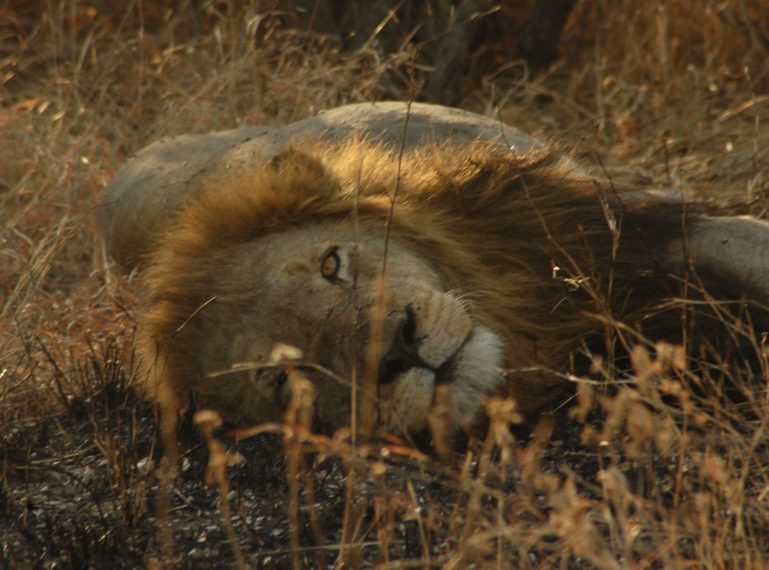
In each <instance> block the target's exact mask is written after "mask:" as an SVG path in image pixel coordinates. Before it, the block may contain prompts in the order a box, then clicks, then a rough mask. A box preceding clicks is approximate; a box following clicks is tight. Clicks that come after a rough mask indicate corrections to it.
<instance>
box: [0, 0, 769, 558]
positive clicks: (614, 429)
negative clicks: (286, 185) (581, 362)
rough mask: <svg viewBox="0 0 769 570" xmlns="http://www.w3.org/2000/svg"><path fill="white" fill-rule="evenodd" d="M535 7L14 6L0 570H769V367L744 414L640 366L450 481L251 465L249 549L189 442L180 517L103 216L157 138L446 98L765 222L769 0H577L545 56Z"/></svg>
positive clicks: (4, 190)
mask: <svg viewBox="0 0 769 570" xmlns="http://www.w3.org/2000/svg"><path fill="white" fill-rule="evenodd" d="M541 4H542V3H537V2H534V1H533V0H529V1H515V2H504V3H503V2H488V1H471V0H466V1H465V0H456V1H445V2H444V1H437V0H435V1H431V0H419V1H414V2H371V3H369V2H354V1H348V2H336V1H333V0H304V1H301V2H280V1H271V2H270V1H265V2H257V1H251V2H235V1H229V2H228V1H205V0H189V1H185V0H179V1H171V0H165V1H158V2H146V1H142V0H136V1H133V2H125V3H114V2H106V1H103V2H102V1H93V2H85V1H84V2H79V1H76V0H49V1H42V0H41V1H28V0H10V1H6V2H4V3H2V5H0V143H1V147H0V566H9V567H19V568H21V567H30V566H31V567H38V566H39V567H51V565H52V564H58V566H56V567H87V566H91V567H134V566H145V565H147V564H150V565H151V564H171V563H173V562H176V563H179V564H181V565H182V566H185V565H192V566H195V565H204V566H205V565H212V564H214V563H217V561H224V562H225V563H227V564H230V563H232V562H233V561H234V562H235V563H238V562H239V561H245V562H244V563H247V564H249V565H253V566H257V567H278V568H279V567H286V566H290V565H294V566H295V567H299V566H302V567H315V566H334V565H337V566H338V567H347V568H354V567H359V566H364V565H365V566H375V565H381V566H382V567H391V568H398V567H439V566H443V565H446V566H448V567H454V568H463V567H468V565H469V564H471V563H474V564H476V565H477V567H497V566H496V565H500V566H499V567H511V565H512V567H520V568H525V567H531V568H551V567H575V568H590V567H599V568H629V567H632V568H647V567H650V568H662V567H665V568H673V567H709V568H738V567H739V568H765V567H767V560H769V449H767V427H769V426H768V425H767V418H769V415H768V414H767V405H766V400H765V397H766V390H765V382H766V380H767V376H766V372H763V373H762V374H763V376H762V378H759V379H758V380H759V382H758V384H759V385H760V384H761V382H763V383H764V384H763V388H762V389H759V390H755V389H754V390H751V391H745V400H746V401H741V402H738V403H724V402H723V401H721V400H720V399H719V398H718V391H719V390H720V388H714V389H711V388H712V386H711V388H708V387H705V388H701V390H700V391H698V392H697V393H696V394H693V393H691V392H690V391H689V388H688V387H687V386H686V385H685V384H680V383H679V384H676V382H675V381H676V378H677V376H676V373H675V370H674V369H675V366H674V365H672V364H670V363H665V362H661V361H648V360H646V356H647V355H643V354H640V353H639V354H637V355H636V361H635V377H634V379H633V381H632V382H630V383H629V384H628V385H627V386H624V387H623V388H621V389H620V390H619V391H617V392H616V393H614V394H612V395H611V396H606V398H605V399H599V398H597V397H595V398H593V397H592V396H591V394H590V393H589V390H586V391H584V393H582V392H581V399H580V406H581V407H580V408H579V410H578V412H577V413H572V414H570V415H569V414H567V413H564V414H562V416H563V417H556V418H555V420H548V422H549V423H548V422H543V423H541V424H540V425H539V426H538V427H536V428H535V429H533V430H529V431H526V429H523V428H521V429H522V430H523V431H522V432H521V433H520V434H518V435H517V437H512V439H511V438H510V437H508V436H505V435H502V434H503V432H504V433H507V432H506V430H498V431H496V432H494V430H492V432H491V433H492V435H490V436H489V437H490V438H491V439H489V440H488V441H487V442H486V443H485V444H484V443H483V442H480V443H479V445H480V447H479V448H477V449H475V451H472V449H474V448H472V446H471V447H470V451H468V452H467V453H466V455H461V454H459V453H458V454H457V455H456V457H454V458H453V459H452V460H450V461H448V463H445V462H441V461H439V460H438V459H436V458H434V457H433V458H425V457H424V456H422V455H421V454H420V453H417V452H413V453H411V452H408V451H405V450H403V449H401V448H397V450H396V451H395V452H393V450H392V449H391V448H388V447H387V446H386V445H385V446H384V447H381V448H380V447H376V446H374V447H372V448H368V449H366V450H364V451H365V452H364V451H361V450H355V451H351V450H350V449H349V448H346V447H344V446H341V444H340V446H337V447H335V446H334V445H336V444H334V445H331V444H329V443H328V441H326V440H323V441H321V440H315V441H313V442H311V443H307V442H305V444H303V445H302V446H301V449H302V450H303V451H302V453H304V452H305V451H308V450H309V451H314V452H318V451H320V454H319V455H311V456H308V457H307V458H304V459H302V461H301V462H300V463H301V464H300V463H295V462H292V460H290V458H291V457H298V455H292V454H291V453H286V456H287V457H288V458H289V459H284V452H287V451H290V450H291V449H294V448H292V447H291V445H298V444H296V442H294V443H293V444H291V443H290V442H289V441H288V440H286V441H285V442H282V443H281V441H282V440H280V438H277V440H275V441H274V442H273V443H265V442H259V443H250V445H252V447H248V448H237V449H239V451H238V452H237V453H238V454H239V455H238V456H240V457H244V456H245V457H246V460H247V462H250V463H249V465H251V466H250V467H247V468H245V467H242V466H238V462H237V461H233V466H231V469H232V470H235V471H237V470H238V469H240V470H241V471H239V472H235V473H231V475H230V476H231V477H232V478H233V479H232V481H231V483H233V484H234V485H235V486H234V487H233V488H234V490H233V491H232V492H231V493H230V495H232V499H231V500H232V501H234V507H233V508H234V513H233V514H232V516H231V518H232V525H234V527H233V526H232V525H228V524H227V523H226V522H222V521H220V519H219V514H218V513H219V512H220V506H221V502H219V499H217V494H216V490H215V489H214V490H210V489H208V488H206V487H205V485H204V482H203V479H204V478H203V474H202V469H203V466H205V461H206V451H205V446H204V445H202V444H200V443H197V440H195V439H194V438H195V437H196V436H195V435H194V434H195V431H194V430H193V429H190V433H191V435H190V438H191V440H192V441H193V442H194V443H191V444H190V446H191V448H192V450H193V451H191V452H190V453H189V454H188V456H186V457H185V460H187V461H188V465H192V467H190V468H189V469H188V470H187V471H185V473H186V475H185V476H184V477H183V485H181V484H180V487H179V490H178V491H177V494H176V496H175V499H176V502H175V503H174V505H175V507H174V509H172V515H170V518H165V519H162V520H160V521H159V522H158V521H157V520H156V516H155V494H156V490H157V479H156V475H155V468H156V466H157V461H159V452H158V444H157V442H156V438H155V435H154V434H155V427H154V423H153V422H154V419H153V416H152V413H151V411H150V410H149V409H147V407H146V406H145V405H143V404H142V403H141V402H139V401H138V400H137V399H136V397H135V396H134V395H133V393H132V391H131V389H130V385H131V383H132V382H133V380H134V379H133V362H132V348H131V347H132V340H133V331H134V326H135V315H136V311H137V307H138V306H139V302H140V297H141V294H140V288H139V286H138V285H137V283H136V279H135V278H134V276H125V275H121V274H120V273H119V272H118V271H117V270H116V268H115V267H114V266H113V265H112V263H111V262H110V260H109V259H108V258H107V256H106V255H105V252H104V251H103V249H102V246H101V242H100V238H99V232H98V228H97V227H96V225H95V222H94V219H95V212H96V211H97V209H98V204H99V198H100V196H101V194H102V193H103V191H104V188H105V186H106V185H107V184H108V183H109V181H110V179H111V178H112V176H114V174H115V173H116V172H117V170H118V169H119V168H120V166H121V165H122V164H123V163H124V162H125V161H126V160H127V159H128V158H130V156H131V155H132V154H133V153H135V152H137V151H138V150H139V149H141V148H142V147H143V146H145V145H147V144H149V143H150V142H152V141H154V140H156V139H158V138H160V137H163V136H168V135H174V134H179V133H183V132H207V131H212V130H217V129H226V128H234V127H237V126H241V125H246V124H281V123H286V122H289V121H293V120H296V119H300V118H303V117H306V116H307V115H310V114H312V113H315V112H317V111H319V110H321V109H324V108H329V107H332V106H336V105H340V104H344V103H350V102H357V101H374V100H382V99H413V100H423V101H431V102H439V103H444V104H452V105H457V106H460V107H463V108H466V109H469V110H472V111H476V112H480V113H484V114H488V115H492V116H497V117H499V118H501V119H502V120H504V121H506V122H508V123H509V124H511V125H514V126H516V127H519V128H520V129H522V130H524V131H526V132H529V133H530V134H532V135H534V136H537V137H540V138H542V139H544V140H547V141H550V142H551V143H552V144H555V145H557V146H559V147H560V148H562V149H563V151H564V152H565V153H567V154H570V155H573V156H574V157H575V158H576V159H577V160H578V161H580V162H584V163H589V164H602V165H604V166H603V168H602V169H601V170H602V171H603V172H604V173H605V175H607V176H613V177H622V178H624V179H628V180H631V181H633V182H635V183H638V184H643V185H648V186H649V187H672V188H675V189H677V190H680V191H681V192H683V193H685V194H686V195H687V196H689V197H691V198H694V199H705V200H712V201H715V202H716V203H718V204H721V205H723V207H724V211H739V212H743V213H744V212H749V213H752V214H754V215H757V216H761V217H766V211H767V207H768V206H769V196H768V195H767V193H768V192H769V187H768V186H767V184H768V182H767V174H768V173H769V150H768V149H769V128H768V127H767V123H768V122H769V5H768V4H767V2H766V0H719V1H717V0H699V1H695V0H668V1H663V0H659V1H656V0H655V1H650V2H636V1H634V0H616V1H615V0H596V1H586V0H580V1H576V2H556V3H552V4H551V6H555V5H556V4H558V5H559V6H561V7H562V9H564V10H567V9H568V8H569V7H571V6H572V5H573V8H572V10H571V12H570V13H568V19H566V21H565V27H564V28H563V31H562V33H561V34H560V36H559V35H558V34H556V35H555V37H556V38H558V39H557V41H554V42H551V43H549V44H548V45H547V46H543V45H542V44H539V45H537V44H536V42H534V44H533V45H534V46H535V48H532V43H531V42H532V41H534V40H532V39H531V38H532V37H534V38H535V39H536V37H537V36H536V32H537V30H540V31H541V29H542V26H543V25H545V24H543V22H546V21H545V20H543V18H545V16H542V15H541V14H539V13H538V12H537V10H538V9H540V8H541ZM538 6H539V8H538ZM532 29H533V30H534V32H532ZM532 33H534V36H532ZM546 47H548V49H549V50H550V52H549V53H548V51H547V49H545V48H546ZM532 49H534V52H532ZM734 204H738V207H735V206H733V205H734ZM735 326H738V325H735ZM764 340H765V339H762V338H759V339H756V340H755V353H756V354H755V355H754V356H755V359H757V360H758V361H759V363H760V365H759V367H758V368H759V371H760V370H765V364H763V363H764V362H765V354H764V345H763V342H764ZM671 362H672V361H671ZM762 366H764V368H762ZM755 375H756V373H754V372H752V371H746V370H720V371H715V372H713V373H712V375H711V376H708V374H707V373H706V374H705V375H704V376H703V377H700V380H701V381H702V382H704V383H707V382H709V381H710V380H713V379H714V378H716V379H718V382H723V379H724V377H730V378H731V380H732V381H734V380H735V378H736V383H737V384H739V385H742V383H743V380H745V377H746V376H755ZM752 379H753V380H755V378H752ZM652 380H653V381H652ZM666 382H667V383H666ZM718 382H715V384H718ZM715 384H714V385H715ZM754 384H755V382H754ZM720 385H721V384H718V386H720ZM671 386H677V387H676V388H671ZM708 386H710V384H708ZM666 390H667V391H666ZM671 398H672V400H674V401H675V402H674V404H675V405H672V404H670V400H671ZM500 414H501V415H500V416H499V417H500V418H501V419H500V420H499V421H500V422H501V424H503V423H504V422H505V417H506V416H505V415H504V413H503V412H500ZM501 424H500V425H501ZM514 433H517V432H515V431H514ZM494 438H496V439H494ZM276 442H277V443H276ZM492 444H496V447H494V445H492ZM229 445H230V447H231V450H234V449H236V447H235V446H234V444H232V443H230V444H229ZM324 446H325V447H324ZM492 448H494V449H496V451H493V452H492ZM196 450H197V451H196ZM234 453H235V452H234V451H231V456H232V457H237V456H236V455H234ZM382 454H384V455H382ZM388 454H389V455H388ZM385 456H387V457H389V458H390V459H387V460H385ZM393 456H396V457H397V458H398V460H397V461H396V460H394V459H392V457H393ZM302 457H304V456H303V455H302ZM329 458H330V459H329ZM297 461H298V460H297ZM198 467H199V468H198ZM287 469H288V471H286V470H287ZM291 469H294V471H291ZM297 470H298V471H297ZM286 473H288V475H289V476H288V477H286V476H285V474H286ZM297 473H299V474H297ZM319 473H320V475H319ZM287 480H288V483H286V481H287ZM351 489H352V490H354V491H355V492H352V491H350V490H351ZM233 493H234V495H233ZM249 493H250V495H249ZM356 496H357V497H359V499H358V503H356V504H354V503H355V501H354V500H353V498H354V497H356ZM179 497H181V498H179ZM313 497H314V498H313ZM345 497H346V499H345ZM315 499H317V500H315ZM185 501H186V502H185ZM324 501H325V502H324ZM185 505H187V506H186V507H185ZM190 505H193V506H190ZM260 517H261V519H260ZM259 520H261V522H259ZM167 527H170V528H171V530H172V533H171V534H173V535H174V536H175V542H174V544H173V545H171V543H170V541H168V540H165V539H164V536H165V535H164V533H163V532H162V530H163V529H164V528H167ZM228 528H229V530H228ZM273 531H275V532H276V533H275V532H273ZM233 535H234V538H233ZM212 544H214V545H213V546H212ZM193 551H194V554H193ZM240 551H242V552H241V553H240V554H239V555H238V554H234V553H235V552H240ZM196 556H197V557H198V558H196ZM409 561H410V562H409ZM345 565H346V566H345Z"/></svg>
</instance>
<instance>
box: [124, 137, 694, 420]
mask: <svg viewBox="0 0 769 570" xmlns="http://www.w3.org/2000/svg"><path fill="white" fill-rule="evenodd" d="M393 200H394V201H395V205H394V207H393V208H392V209H391V205H392V201H393ZM690 208H691V207H690ZM691 214H692V212H691V209H689V210H687V209H686V207H685V206H683V205H682V204H679V203H670V202H665V201H656V200H653V199H651V198H648V197H646V198H644V199H642V200H639V199H635V198H634V197H633V194H632V193H631V194H628V193H626V192H624V190H623V189H621V188H617V187H614V185H613V184H612V183H611V182H608V181H603V182H597V181H596V179H595V178H593V177H590V176H588V175H586V174H583V173H580V172H578V171H575V169H574V168H571V167H567V166H564V164H563V161H562V159H561V158H560V157H559V156H558V155H556V154H554V153H551V152H550V151H547V150H541V151H534V152H527V153H524V154H516V153H514V152H509V151H507V150H505V149H504V148H501V147H500V146H499V145H497V144H490V143H482V142H478V143H473V144H462V145H454V146H450V147H447V146H446V145H440V146H439V145H426V146H423V147H420V148H418V149H417V150H414V151H407V152H405V153H403V154H402V155H401V156H399V154H398V153H397V152H394V151H393V150H392V149H386V148H382V147H378V146H376V145H374V144H372V143H370V142H362V141H352V142H347V143H344V144H329V143H315V144H303V145H302V147H301V148H297V147H289V148H288V149H287V150H285V151H283V152H282V153H281V154H280V155H278V156H277V157H276V158H275V159H273V160H272V161H271V162H270V163H269V164H266V165H264V166H259V167H256V168H254V169H251V170H249V171H243V170H241V171H238V172H233V173H230V174H229V175H227V176H226V177H222V176H217V177H216V179H211V180H209V181H207V182H206V183H205V187H204V190H203V191H202V192H201V193H200V195H199V196H197V197H196V198H194V199H192V200H190V202H189V203H188V204H187V205H186V207H185V208H184V210H183V212H182V213H181V215H180V217H179V219H178V222H177V223H175V224H173V226H172V227H171V228H170V229H168V230H167V231H166V232H165V233H164V234H162V236H161V238H160V239H159V240H158V243H157V247H156V248H155V251H154V254H153V255H152V257H151V261H150V264H149V268H148V270H147V275H146V280H147V283H148V290H149V291H151V292H152V297H151V299H150V300H149V308H148V310H147V311H146V313H145V315H144V319H143V323H142V327H141V333H140V338H139V352H140V356H141V357H142V360H143V361H144V362H145V363H149V364H148V367H149V368H152V369H153V370H154V372H152V373H149V374H148V379H149V380H148V382H149V384H148V388H149V390H150V392H151V393H152V394H153V397H154V398H155V399H156V400H157V401H159V402H160V403H161V405H162V406H163V407H165V408H170V409H175V410H178V409H180V408H182V407H184V406H185V405H186V404H187V399H188V393H189V388H190V385H191V382H192V379H195V378H198V377H199V376H200V371H201V370H204V369H206V363H204V362H201V360H200V359H201V358H202V357H201V355H202V354H204V352H205V351H204V350H203V347H204V346H205V345H206V343H207V342H208V341H209V335H210V331H209V330H207V329H206V328H205V327H204V326H202V325H200V326H198V325H197V324H196V322H197V320H198V319H197V317H196V315H197V312H199V311H200V312H203V311H205V309H201V307H204V306H205V304H206V303H207V302H209V301H210V300H211V290H212V289H211V284H212V283H216V284H217V286H219V287H231V288H233V289H236V288H237V287H236V284H229V285H228V284H227V279H230V278H231V277H227V276H231V275H232V269H233V268H232V254H233V252H236V251H237V250H238V248H240V247H241V246H243V244H246V243H249V242H252V241H253V240H256V239H259V238H260V237H262V236H264V235H267V234H270V233H274V232H280V231H283V230H286V229H289V228H301V227H303V226H305V225H307V224H313V223H316V222H319V221H323V220H339V221H344V222H345V223H349V224H354V223H355V220H356V219H357V220H374V221H377V222H381V224H382V227H384V226H385V225H387V224H389V225H390V230H389V232H390V233H389V235H390V236H391V238H392V239H397V240H400V241H402V242H404V243H406V244H408V245H409V247H410V248H412V250H413V251H415V252H417V254H418V255H419V256H421V257H422V258H424V259H425V260H429V262H430V264H431V265H432V266H433V267H434V268H435V269H436V271H438V272H439V274H440V276H441V279H442V280H443V281H444V282H445V283H446V285H447V287H449V288H451V289H452V290H457V291H460V292H461V293H462V295H463V297H464V298H465V299H466V300H467V302H468V303H469V305H470V307H471V313H472V317H473V318H474V319H476V320H477V321H478V322H480V323H482V324H483V325H485V326H487V327H489V328H490V329H492V330H494V331H496V332H497V333H498V334H499V335H500V336H501V338H502V339H503V341H504V347H505V348H504V350H505V369H506V375H507V387H508V388H509V390H510V391H511V392H512V394H513V395H514V396H515V397H516V399H517V401H518V404H519V406H520V408H521V409H524V410H530V409H533V408H536V407H537V406H540V405H542V404H543V403H544V402H546V401H547V400H548V399H550V398H552V397H553V393H554V391H556V392H557V391H558V390H559V389H560V386H562V384H563V382H562V380H561V379H560V377H559V376H558V374H553V373H552V371H563V370H567V369H570V367H571V366H572V365H573V360H574V358H575V354H576V353H579V352H580V350H581V349H584V348H585V347H586V346H588V345H589V343H590V341H591V339H592V338H596V337H605V336H606V333H607V331H611V333H610V334H613V335H616V339H615V340H616V341H617V342H618V343H619V345H622V344H623V343H624V344H627V345H629V344H632V343H635V342H638V340H639V339H640V338H642V337H641V336H638V335H640V334H641V333H642V332H644V328H643V325H644V322H645V319H646V318H647V317H648V316H649V314H651V313H652V312H654V308H655V306H656V305H657V303H658V301H659V299H660V298H661V297H660V296H661V295H662V294H663V293H665V291H666V287H668V286H669V285H670V284H669V283H667V282H666V281H665V279H664V278H665V268H664V260H663V259H661V255H662V252H663V251H665V248H666V247H667V246H668V244H669V243H670V242H671V241H672V240H673V239H675V237H676V236H678V235H680V233H681V228H682V225H685V224H686V223H687V216H688V215H691ZM223 276H224V277H223ZM255 278H256V279H258V278H259V276H255ZM238 286H242V284H238ZM297 310H301V307H299V308H297ZM620 319H621V320H622V321H623V322H625V323H628V324H630V325H632V326H630V327H628V328H627V329H619V328H617V327H615V326H614V324H615V323H616V322H618V321H619V320H620ZM618 330H620V332H619V333H617V331H618ZM621 330H628V331H631V330H633V331H635V332H633V333H630V332H628V333H627V336H625V335H623V334H622V333H621ZM638 331H641V332H640V333H639V332H638ZM236 333H237V331H235V330H232V331H229V332H228V331H225V332H223V333H222V334H232V335H233V336H234V335H235V334H236ZM278 333H279V331H278ZM632 335H636V336H635V337H633V336H632ZM199 381H200V382H205V379H201V380H199ZM233 397H235V396H233ZM233 405H237V402H235V403H233Z"/></svg>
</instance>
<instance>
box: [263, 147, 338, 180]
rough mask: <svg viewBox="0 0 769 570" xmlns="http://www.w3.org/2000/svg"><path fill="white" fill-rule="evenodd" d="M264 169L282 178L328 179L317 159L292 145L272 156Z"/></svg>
mask: <svg viewBox="0 0 769 570" xmlns="http://www.w3.org/2000/svg"><path fill="white" fill-rule="evenodd" d="M265 168H267V169H269V170H271V171H272V172H273V173H274V174H276V175H279V176H281V177H282V178H286V177H298V178H304V177H307V178H308V179H310V180H313V179H314V180H320V179H323V178H328V173H327V172H326V169H325V168H324V167H323V163H321V161H320V160H319V159H318V158H316V157H314V156H312V155H310V154H308V153H306V152H304V151H302V150H300V149H298V148H296V147H295V146H293V145H290V146H288V147H286V148H285V149H283V150H282V151H280V152H279V153H278V154H276V155H275V156H273V157H272V158H271V159H270V160H269V162H268V163H267V164H266V165H265Z"/></svg>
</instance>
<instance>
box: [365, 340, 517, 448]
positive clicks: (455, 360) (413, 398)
mask: <svg viewBox="0 0 769 570" xmlns="http://www.w3.org/2000/svg"><path fill="white" fill-rule="evenodd" d="M503 360H504V351H503V344H502V341H501V339H500V338H499V336H497V335H496V334H495V333H493V332H492V331H490V330H488V329H486V328H484V327H475V328H474V329H473V330H472V332H471V333H470V335H469V336H468V338H467V340H466V341H465V342H464V343H463V344H462V346H461V347H460V348H459V350H457V352H456V353H455V354H454V355H452V356H451V357H450V358H449V359H448V360H446V362H445V363H443V364H442V365H441V366H440V367H439V368H438V370H432V369H430V368H421V367H413V368H410V369H408V370H407V371H405V372H403V373H402V374H400V375H399V376H398V377H396V378H395V380H394V381H393V382H392V384H391V385H390V386H389V387H387V388H386V389H385V390H384V391H386V392H389V394H385V393H381V392H380V399H381V401H382V405H381V406H380V421H381V424H382V427H383V429H385V430H386V431H390V432H393V433H399V434H403V435H408V434H416V433H418V432H420V431H421V430H423V429H424V428H425V427H427V422H428V416H429V415H430V413H431V410H432V408H433V404H434V402H435V390H436V386H439V385H445V386H448V387H449V388H450V399H451V405H450V409H451V423H452V425H453V426H455V427H462V426H467V425H469V424H472V423H473V421H474V420H475V419H476V417H477V415H478V412H479V411H480V408H481V406H482V404H483V401H484V399H485V398H486V397H487V396H489V395H490V394H493V393H494V392H496V391H497V390H498V389H499V388H500V386H501V384H502V381H503V379H502V371H501V370H502V365H503Z"/></svg>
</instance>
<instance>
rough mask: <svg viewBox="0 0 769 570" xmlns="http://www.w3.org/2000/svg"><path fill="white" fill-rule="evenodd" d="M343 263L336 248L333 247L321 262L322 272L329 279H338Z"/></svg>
mask: <svg viewBox="0 0 769 570" xmlns="http://www.w3.org/2000/svg"><path fill="white" fill-rule="evenodd" d="M341 265H342V260H341V259H339V254H338V253H337V251H336V248H333V249H331V250H330V251H329V252H328V253H327V254H326V255H325V256H324V257H323V261H321V262H320V274H321V275H322V276H323V277H324V278H325V279H328V280H329V281H336V280H337V279H338V275H337V274H338V273H339V268H340V267H341Z"/></svg>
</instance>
